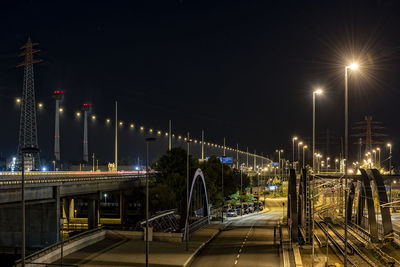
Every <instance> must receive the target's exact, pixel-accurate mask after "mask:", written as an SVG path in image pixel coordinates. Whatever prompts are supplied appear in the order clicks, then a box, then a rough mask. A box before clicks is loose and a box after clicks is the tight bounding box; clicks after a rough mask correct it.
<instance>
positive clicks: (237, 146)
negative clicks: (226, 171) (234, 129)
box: [236, 144, 239, 169]
mask: <svg viewBox="0 0 400 267" xmlns="http://www.w3.org/2000/svg"><path fill="white" fill-rule="evenodd" d="M236 169H239V144H236Z"/></svg>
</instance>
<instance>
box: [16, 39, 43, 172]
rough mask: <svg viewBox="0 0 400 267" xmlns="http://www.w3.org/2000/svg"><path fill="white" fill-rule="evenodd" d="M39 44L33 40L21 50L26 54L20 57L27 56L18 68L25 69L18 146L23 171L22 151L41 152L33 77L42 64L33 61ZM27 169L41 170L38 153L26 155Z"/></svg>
mask: <svg viewBox="0 0 400 267" xmlns="http://www.w3.org/2000/svg"><path fill="white" fill-rule="evenodd" d="M35 45H38V43H32V41H31V38H30V37H29V38H28V41H27V42H26V44H25V45H24V46H22V47H21V49H24V52H22V53H21V54H19V55H18V56H19V57H22V56H25V59H24V61H23V62H22V63H20V64H19V65H17V67H24V84H23V87H22V98H21V118H20V124H19V144H18V167H19V169H21V165H22V164H21V163H22V162H21V160H22V152H21V150H22V149H26V148H32V151H35V150H37V151H39V145H38V140H37V122H36V103H35V86H34V75H33V64H35V63H38V62H41V61H42V60H41V59H33V54H34V53H37V52H39V51H40V50H37V49H33V46H35ZM24 158H25V169H39V168H40V157H39V152H38V153H31V154H29V153H28V154H25V155H24Z"/></svg>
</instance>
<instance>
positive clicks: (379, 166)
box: [376, 147, 381, 169]
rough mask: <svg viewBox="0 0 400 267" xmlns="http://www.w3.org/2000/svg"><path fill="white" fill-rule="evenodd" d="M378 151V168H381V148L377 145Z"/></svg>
mask: <svg viewBox="0 0 400 267" xmlns="http://www.w3.org/2000/svg"><path fill="white" fill-rule="evenodd" d="M376 151H378V164H377V165H378V168H379V169H380V168H381V148H380V147H377V148H376Z"/></svg>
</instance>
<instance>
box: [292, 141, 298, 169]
mask: <svg viewBox="0 0 400 267" xmlns="http://www.w3.org/2000/svg"><path fill="white" fill-rule="evenodd" d="M296 140H297V136H295V137H293V138H292V144H293V158H292V168H294V167H295V166H294V165H295V164H294V142H295V141H296Z"/></svg>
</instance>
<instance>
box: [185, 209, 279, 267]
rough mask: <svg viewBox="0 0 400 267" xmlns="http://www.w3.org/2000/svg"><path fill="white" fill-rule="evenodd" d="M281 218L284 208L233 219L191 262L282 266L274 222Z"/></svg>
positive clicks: (195, 266)
mask: <svg viewBox="0 0 400 267" xmlns="http://www.w3.org/2000/svg"><path fill="white" fill-rule="evenodd" d="M281 218H282V212H265V213H259V214H254V215H250V216H246V217H244V218H235V219H233V220H232V223H231V224H230V225H229V226H228V227H227V229H226V230H224V231H222V232H221V233H220V234H219V235H218V237H217V238H216V239H214V240H213V241H212V242H211V243H210V244H208V246H207V247H206V248H205V249H204V250H203V251H202V252H201V253H200V254H199V255H198V257H197V258H196V259H195V261H194V262H193V263H192V265H191V266H192V267H198V266H252V267H256V266H271V267H272V266H274V267H275V266H279V265H280V256H279V246H278V245H274V225H277V223H278V221H280V220H281ZM278 243H279V241H278Z"/></svg>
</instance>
